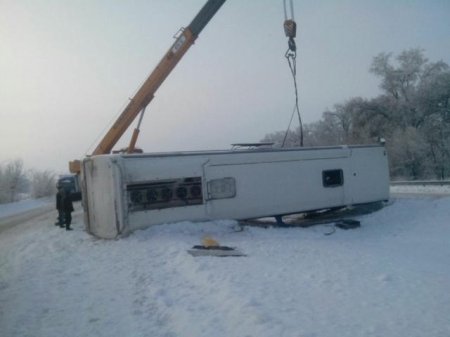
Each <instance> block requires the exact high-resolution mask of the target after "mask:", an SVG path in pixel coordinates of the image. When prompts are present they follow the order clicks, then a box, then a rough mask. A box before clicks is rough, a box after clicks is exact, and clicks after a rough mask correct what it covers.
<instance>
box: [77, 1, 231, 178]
mask: <svg viewBox="0 0 450 337" xmlns="http://www.w3.org/2000/svg"><path fill="white" fill-rule="evenodd" d="M224 2H225V0H208V1H207V2H206V4H205V5H204V6H203V8H202V9H201V10H200V12H199V13H198V14H197V15H196V16H195V18H194V19H193V20H192V22H191V23H190V24H189V26H188V27H186V28H184V29H182V31H181V34H180V35H179V36H178V37H177V39H176V40H175V42H174V43H173V45H172V46H171V47H170V49H169V50H168V51H167V53H166V54H165V55H164V57H163V58H162V59H161V61H160V62H159V63H158V65H157V66H156V68H155V69H154V70H153V72H152V73H151V74H150V76H149V77H148V78H147V79H146V81H145V82H144V84H143V85H142V86H141V87H140V88H139V90H138V91H137V92H136V94H135V95H134V97H133V98H131V99H130V102H129V103H128V105H127V106H126V107H125V109H124V111H123V112H122V113H121V114H120V116H119V117H118V118H117V120H116V121H115V123H114V124H113V126H112V127H111V128H110V129H109V131H108V132H107V133H106V135H105V136H104V137H103V139H102V140H101V141H100V143H99V144H98V146H97V147H96V148H95V150H94V152H92V155H99V154H109V153H110V152H111V150H112V148H113V146H114V145H116V143H117V142H118V141H119V139H120V138H121V137H122V135H123V134H124V133H125V131H126V130H127V129H128V128H129V127H130V125H131V123H132V122H133V121H134V119H135V118H136V116H137V115H138V114H139V112H141V111H142V110H143V109H145V108H146V107H147V105H148V104H149V103H150V102H151V101H152V99H153V97H154V95H155V92H156V90H158V88H159V87H160V85H161V84H162V83H163V82H164V80H165V79H166V78H167V76H169V74H170V73H171V71H172V70H173V68H175V66H176V65H177V63H178V61H180V59H181V58H182V57H183V55H184V54H185V53H186V52H187V50H188V49H189V48H190V47H191V46H192V45H193V44H194V42H195V40H196V38H197V37H198V35H199V34H200V32H201V31H202V30H203V28H205V26H206V25H207V24H208V22H209V21H210V20H211V18H212V17H213V16H214V15H215V14H216V13H217V11H218V10H219V9H220V7H221V6H222V5H223V4H224ZM133 136H134V135H133ZM136 137H137V134H136ZM134 143H135V140H134ZM80 166H81V165H80V161H72V162H70V163H69V169H70V171H71V172H72V173H80V169H81V167H80Z"/></svg>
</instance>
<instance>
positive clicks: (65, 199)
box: [61, 189, 73, 231]
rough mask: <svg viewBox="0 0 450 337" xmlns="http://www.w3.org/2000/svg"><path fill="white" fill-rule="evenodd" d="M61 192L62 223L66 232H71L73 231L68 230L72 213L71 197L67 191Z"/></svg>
mask: <svg viewBox="0 0 450 337" xmlns="http://www.w3.org/2000/svg"><path fill="white" fill-rule="evenodd" d="M62 191H63V193H62V194H61V206H62V210H63V212H64V223H65V224H66V231H71V230H72V229H73V228H70V224H71V223H72V212H73V203H72V197H71V195H70V191H69V190H66V189H62Z"/></svg>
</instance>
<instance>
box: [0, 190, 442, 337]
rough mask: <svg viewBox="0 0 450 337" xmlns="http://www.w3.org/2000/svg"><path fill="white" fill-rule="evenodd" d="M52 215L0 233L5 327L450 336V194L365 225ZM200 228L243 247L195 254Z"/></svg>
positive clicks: (406, 203)
mask: <svg viewBox="0 0 450 337" xmlns="http://www.w3.org/2000/svg"><path fill="white" fill-rule="evenodd" d="M54 219H55V214H54V213H52V214H47V215H45V216H41V217H40V218H35V219H34V220H32V221H29V222H26V223H23V224H20V225H18V226H15V227H14V228H10V229H8V230H5V231H3V232H2V233H1V234H0V331H1V336H5V337H12V336H46V337H52V336H55V337H60V336H69V337H70V336H105V337H113V336H118V337H119V336H120V337H122V336H152V337H153V336H184V337H187V336H192V337H199V336H208V337H211V336H214V337H225V336H227V337H229V336H255V337H256V336H258V337H264V336H267V337H278V336H286V337H292V336H298V337H300V336H302V337H312V336H316V337H336V336H339V337H344V336H349V337H350V336H351V337H355V336H383V337H388V336H399V337H400V336H401V337H404V336H408V337H413V336H417V337H423V336H427V337H431V336H434V337H448V336H450V319H449V317H450V291H449V285H450V263H449V261H450V243H449V241H450V197H443V198H434V197H427V198H425V197H423V198H422V199H397V200H393V202H392V203H391V204H390V205H389V206H387V207H385V208H384V209H382V210H380V211H378V212H375V213H372V214H369V215H366V216H362V217H359V218H358V220H360V221H361V225H362V226H361V227H360V228H358V229H353V230H346V231H345V230H341V229H337V230H336V232H335V233H334V234H332V235H328V236H327V235H324V234H325V233H329V232H330V228H329V225H320V226H315V227H310V228H307V229H302V228H285V229H283V228H270V229H262V228H254V227H245V228H244V229H243V230H242V231H240V228H239V227H238V226H236V223H235V222H233V221H215V222H206V223H190V222H182V223H177V224H172V225H161V226H154V227H151V228H149V229H147V230H145V231H138V232H135V233H134V234H132V235H130V236H129V237H126V238H123V239H120V240H117V241H103V240H97V239H95V238H94V237H92V236H90V235H88V234H86V233H85V232H84V225H83V224H82V216H81V211H79V210H78V211H77V212H76V213H75V217H74V219H75V224H74V228H75V230H74V231H72V232H66V231H65V230H63V229H60V228H58V227H55V226H54V225H53V223H54ZM205 235H209V236H211V237H213V238H214V239H215V240H217V241H218V242H220V244H223V245H227V246H231V247H237V248H239V249H240V250H241V251H242V252H244V253H245V254H246V255H247V256H246V257H225V258H218V257H192V256H191V255H189V254H188V253H187V252H186V251H187V250H188V249H189V248H191V247H192V246H193V245H196V244H200V242H201V239H202V237H204V236H205Z"/></svg>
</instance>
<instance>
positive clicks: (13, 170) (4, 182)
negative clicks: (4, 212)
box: [0, 159, 29, 203]
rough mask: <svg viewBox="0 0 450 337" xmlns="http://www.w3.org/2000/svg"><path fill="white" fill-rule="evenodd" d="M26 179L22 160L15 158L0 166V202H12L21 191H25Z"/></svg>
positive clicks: (26, 186)
mask: <svg viewBox="0 0 450 337" xmlns="http://www.w3.org/2000/svg"><path fill="white" fill-rule="evenodd" d="M28 183H29V181H28V179H27V177H26V175H25V172H24V168H23V161H22V160H20V159H16V160H14V161H11V162H9V163H7V164H6V165H4V166H3V167H1V168H0V202H1V203H5V202H13V201H16V200H17V199H18V195H19V193H21V192H26V190H27V188H28Z"/></svg>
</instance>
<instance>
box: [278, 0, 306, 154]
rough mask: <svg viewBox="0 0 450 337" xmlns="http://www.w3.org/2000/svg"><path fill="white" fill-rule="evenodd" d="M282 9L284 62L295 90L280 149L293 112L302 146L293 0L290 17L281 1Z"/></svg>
mask: <svg viewBox="0 0 450 337" xmlns="http://www.w3.org/2000/svg"><path fill="white" fill-rule="evenodd" d="M283 7H284V24H283V26H284V33H285V35H286V36H287V37H288V38H289V39H288V49H287V51H286V53H285V55H284V56H285V57H286V60H287V61H288V64H289V69H290V70H291V74H292V78H293V80H294V90H295V105H294V109H293V110H292V115H291V119H290V121H289V125H288V128H287V130H286V133H285V135H284V139H283V143H282V145H281V146H282V147H284V145H285V143H286V139H287V136H288V133H289V129H290V127H291V123H292V120H293V117H294V114H295V112H297V117H298V122H299V130H300V135H299V136H300V137H299V138H300V146H303V123H302V118H301V116H300V109H299V106H298V86H297V46H296V44H295V40H294V38H295V36H296V33H297V24H296V23H295V20H294V4H293V0H290V9H291V13H290V14H291V15H290V18H289V17H288V13H287V8H286V0H283Z"/></svg>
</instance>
